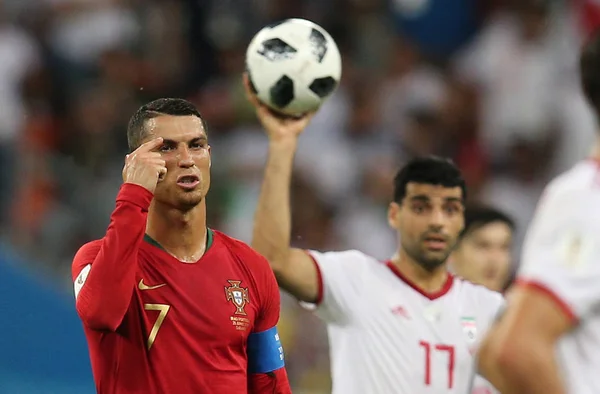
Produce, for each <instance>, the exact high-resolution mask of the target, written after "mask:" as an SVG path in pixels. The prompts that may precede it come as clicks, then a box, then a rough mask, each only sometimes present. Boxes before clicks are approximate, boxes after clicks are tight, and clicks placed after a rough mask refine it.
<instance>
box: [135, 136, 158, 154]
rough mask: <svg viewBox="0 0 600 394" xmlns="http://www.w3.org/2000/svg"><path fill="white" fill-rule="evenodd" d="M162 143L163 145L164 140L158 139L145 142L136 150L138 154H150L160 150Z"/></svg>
mask: <svg viewBox="0 0 600 394" xmlns="http://www.w3.org/2000/svg"><path fill="white" fill-rule="evenodd" d="M162 143H163V138H162V137H157V138H154V139H152V140H150V141H147V142H144V143H143V144H142V145H140V146H139V147H138V148H137V149H136V151H137V152H150V151H152V150H154V149H156V148H158V147H159V146H160V145H161V144H162Z"/></svg>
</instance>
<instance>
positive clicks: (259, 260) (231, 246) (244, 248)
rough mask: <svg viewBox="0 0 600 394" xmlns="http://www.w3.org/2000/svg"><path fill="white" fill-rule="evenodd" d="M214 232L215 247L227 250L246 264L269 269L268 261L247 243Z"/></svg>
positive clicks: (216, 231) (219, 232)
mask: <svg viewBox="0 0 600 394" xmlns="http://www.w3.org/2000/svg"><path fill="white" fill-rule="evenodd" d="M212 232H213V236H214V241H213V242H214V243H213V246H214V247H224V248H226V249H227V250H228V251H229V253H230V254H231V255H232V256H233V257H235V258H237V259H239V260H240V261H242V262H243V263H244V264H247V265H251V266H264V267H265V268H268V267H269V263H268V262H267V259H266V258H265V257H263V256H262V255H261V254H260V253H258V252H257V251H256V250H255V249H254V248H252V247H251V246H250V245H248V244H247V243H246V242H244V241H241V240H239V239H237V238H234V237H232V236H229V235H227V234H225V233H223V232H221V231H218V230H212Z"/></svg>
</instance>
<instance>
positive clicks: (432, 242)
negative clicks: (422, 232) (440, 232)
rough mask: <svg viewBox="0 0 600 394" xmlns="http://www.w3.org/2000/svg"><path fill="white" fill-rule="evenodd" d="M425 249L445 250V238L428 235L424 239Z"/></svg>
mask: <svg viewBox="0 0 600 394" xmlns="http://www.w3.org/2000/svg"><path fill="white" fill-rule="evenodd" d="M424 242H425V246H426V247H427V249H433V250H442V249H445V248H446V245H447V242H446V238H444V237H442V236H436V235H430V236H428V237H425V239H424Z"/></svg>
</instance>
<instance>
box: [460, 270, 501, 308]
mask: <svg viewBox="0 0 600 394" xmlns="http://www.w3.org/2000/svg"><path fill="white" fill-rule="evenodd" d="M454 281H455V283H456V284H457V285H458V286H459V287H460V292H461V294H463V295H464V298H466V299H467V300H469V301H472V302H476V303H477V304H479V305H481V306H483V307H489V308H495V307H499V306H500V305H502V304H503V303H504V296H503V295H502V294H501V293H499V292H497V291H494V290H490V289H488V288H487V287H485V286H482V285H478V284H475V283H472V282H469V281H468V280H466V279H463V278H460V277H457V276H455V277H454Z"/></svg>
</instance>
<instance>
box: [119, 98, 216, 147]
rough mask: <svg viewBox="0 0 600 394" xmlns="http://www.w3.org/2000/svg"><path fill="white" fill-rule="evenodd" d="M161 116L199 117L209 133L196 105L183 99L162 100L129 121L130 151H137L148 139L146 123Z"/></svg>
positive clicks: (155, 101)
mask: <svg viewBox="0 0 600 394" xmlns="http://www.w3.org/2000/svg"><path fill="white" fill-rule="evenodd" d="M161 115H173V116H190V115H191V116H197V117H198V118H199V119H200V120H201V121H202V127H203V128H204V131H208V127H207V125H206V121H205V120H204V118H202V115H200V111H198V109H197V108H196V107H195V106H194V104H192V103H190V102H189V101H187V100H184V99H181V98H160V99H158V100H154V101H151V102H149V103H148V104H144V105H142V106H141V107H140V108H139V109H138V110H137V111H136V112H135V114H133V116H132V117H131V119H130V120H129V125H128V126H127V144H128V145H129V150H130V151H134V150H136V149H137V148H138V147H139V146H140V145H141V144H142V141H143V140H144V139H145V138H146V137H147V132H148V131H147V130H146V121H147V120H149V119H152V118H156V117H157V116H161Z"/></svg>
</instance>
